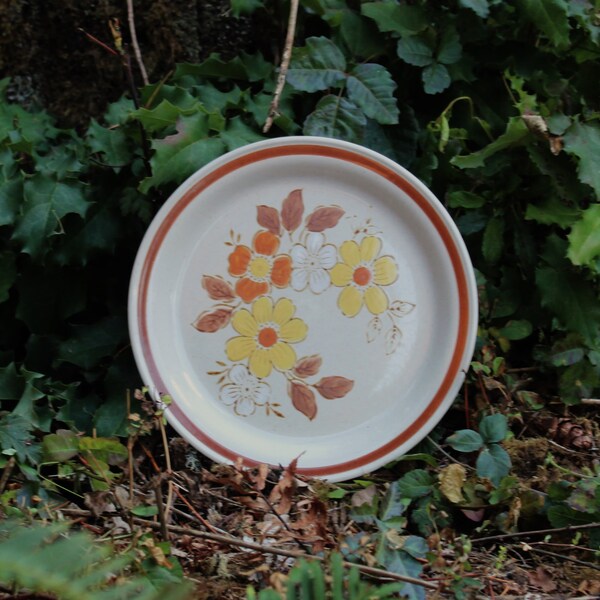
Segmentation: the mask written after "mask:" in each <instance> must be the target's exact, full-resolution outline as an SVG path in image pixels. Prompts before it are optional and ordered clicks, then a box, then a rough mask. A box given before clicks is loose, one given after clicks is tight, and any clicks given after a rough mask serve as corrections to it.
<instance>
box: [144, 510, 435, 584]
mask: <svg viewBox="0 0 600 600" xmlns="http://www.w3.org/2000/svg"><path fill="white" fill-rule="evenodd" d="M134 521H135V522H136V523H138V524H139V525H145V526H146V527H150V528H152V529H158V528H159V527H160V525H159V524H158V523H154V522H153V521H147V520H146V519H140V518H137V517H135V518H134ZM168 529H169V531H172V532H173V533H182V534H187V535H192V536H194V537H199V538H204V539H207V540H211V541H213V542H220V543H223V544H227V545H229V546H236V547H239V548H248V549H249V550H256V551H257V552H262V553H266V554H276V555H278V556H287V557H289V558H307V559H311V560H317V561H319V562H324V561H325V559H324V558H323V557H321V556H313V555H309V554H306V553H305V552H302V551H300V550H285V549H283V548H273V547H271V546H263V545H262V544H257V543H255V542H246V541H244V540H240V539H237V538H235V537H233V536H229V535H220V534H218V533H209V532H207V531H198V530H197V529H188V528H187V527H179V526H177V525H169V526H168ZM343 564H344V566H346V567H350V568H351V567H356V568H357V569H358V570H359V571H361V572H362V573H365V574H367V575H372V576H374V577H378V578H379V579H393V580H395V581H404V582H406V583H412V584H413V585H419V586H421V587H424V588H427V589H430V590H437V589H438V587H437V585H435V584H434V583H431V582H429V581H423V580H421V579H417V578H416V577H409V576H408V575H399V574H398V573H392V572H391V571H385V570H384V569H376V568H375V567H367V566H366V565H359V564H355V563H350V562H347V561H344V563H343Z"/></svg>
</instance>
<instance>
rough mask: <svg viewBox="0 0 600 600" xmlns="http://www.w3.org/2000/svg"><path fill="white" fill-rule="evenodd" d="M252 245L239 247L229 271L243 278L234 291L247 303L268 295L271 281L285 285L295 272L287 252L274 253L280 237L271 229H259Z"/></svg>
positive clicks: (236, 248)
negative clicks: (276, 254)
mask: <svg viewBox="0 0 600 600" xmlns="http://www.w3.org/2000/svg"><path fill="white" fill-rule="evenodd" d="M252 248H253V249H252V250H251V249H250V248H248V246H236V247H235V249H234V250H233V252H232V253H231V254H230V255H229V274H230V275H232V276H233V277H240V278H241V279H240V280H239V281H238V282H237V283H236V285H235V292H236V294H237V295H238V296H239V297H240V298H241V299H242V300H243V301H244V302H252V301H253V300H255V299H256V298H258V297H259V296H264V295H265V294H268V293H269V291H270V289H271V284H272V285H274V286H275V287H278V288H284V287H286V286H287V284H288V283H289V281H290V276H291V273H292V259H291V258H290V257H289V256H288V255H287V254H279V255H278V256H275V253H276V252H277V250H278V249H279V238H278V237H277V236H276V235H274V234H273V233H271V232H270V231H259V232H258V233H257V234H256V235H255V236H254V239H253V240H252Z"/></svg>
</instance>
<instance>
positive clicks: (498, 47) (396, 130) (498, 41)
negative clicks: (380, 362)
mask: <svg viewBox="0 0 600 600" xmlns="http://www.w3.org/2000/svg"><path fill="white" fill-rule="evenodd" d="M232 7H233V11H234V14H240V15H241V14H248V13H253V14H254V15H255V16H257V15H258V16H259V17H260V19H262V20H263V21H264V22H269V21H271V22H272V23H273V24H275V23H276V21H277V20H278V19H279V20H280V14H281V12H282V6H281V5H280V3H278V2H277V3H276V2H268V1H265V2H260V1H257V0H235V1H234V2H232ZM599 14H600V13H599V7H598V4H597V3H596V4H594V3H592V2H588V1H587V0H578V1H573V2H567V1H566V0H545V1H542V0H519V1H517V2H511V3H508V2H501V1H498V0H459V1H456V2H455V1H444V2H435V3H434V2H425V1H420V0H418V1H414V2H410V3H397V2H395V1H392V0H384V1H379V2H355V1H351V0H348V1H345V0H303V1H302V2H301V8H300V14H299V23H298V29H297V39H296V45H297V48H296V49H295V51H294V55H293V60H292V65H291V68H290V71H289V73H288V84H287V86H286V88H285V91H284V93H283V96H282V99H281V102H280V106H279V109H280V114H279V116H278V117H277V118H276V120H275V125H274V127H273V128H272V129H271V131H270V132H269V133H268V134H266V135H268V136H283V135H290V134H315V135H325V136H332V137H337V138H342V139H346V140H349V141H352V142H356V143H360V144H363V145H365V146H368V147H370V148H372V149H374V150H377V151H379V152H381V153H383V154H385V155H386V156H389V157H391V158H392V159H394V160H396V161H398V162H399V163H400V164H402V165H403V166H405V167H406V168H408V169H409V170H411V171H412V172H413V173H415V174H416V175H417V176H418V177H420V178H421V179H422V180H423V181H424V182H425V183H426V184H427V185H428V186H430V187H431V189H432V190H433V191H434V192H435V193H436V195H437V196H438V197H439V198H440V199H441V200H442V201H443V202H444V203H445V204H446V206H447V207H448V210H449V211H450V213H451V215H452V217H453V218H454V219H455V221H456V223H457V225H458V227H459V229H460V230H461V232H462V234H463V236H464V238H465V240H466V242H467V244H468V247H469V250H470V252H471V255H472V258H473V262H474V264H475V267H476V269H477V277H478V283H479V286H480V301H481V315H480V317H481V319H480V325H481V327H480V340H479V349H481V348H482V347H483V346H490V345H492V346H495V348H496V352H497V353H499V354H503V355H504V356H505V357H506V359H507V361H508V363H510V364H511V365H513V366H531V365H533V364H535V365H536V366H538V367H539V368H540V369H541V370H542V373H543V375H544V380H545V381H544V388H543V389H544V391H545V393H547V394H555V395H559V396H560V397H561V398H562V399H563V401H564V402H566V403H576V402H578V401H579V399H580V398H582V397H586V396H591V395H592V394H594V393H597V391H598V389H599V387H600V337H599V336H600V302H599V301H598V300H599V275H600V233H599V232H600V204H599V202H598V197H599V194H600V124H599V121H598V119H599V116H600V113H599V109H600V106H599V96H598V87H597V82H598V81H600V62H599V60H598V59H599V58H600V16H599ZM115 60H119V59H115ZM276 77H277V65H276V64H275V63H274V59H273V57H265V56H263V55H262V54H259V53H256V54H245V53H241V54H240V55H239V56H238V57H237V58H234V59H232V60H228V61H223V60H221V59H220V58H219V57H218V56H216V55H213V56H211V57H210V58H209V59H207V60H206V61H204V62H203V63H200V64H180V65H178V66H177V67H176V68H175V70H174V72H173V73H172V74H171V75H170V76H168V77H167V78H166V80H164V81H162V82H160V83H155V84H152V85H150V86H147V87H146V88H145V89H143V90H142V91H141V106H142V108H138V109H136V108H135V106H134V104H133V102H132V100H131V99H129V98H127V97H125V96H124V97H123V98H122V99H121V100H119V101H117V102H115V103H113V104H111V105H110V106H109V107H108V109H107V111H106V114H105V115H104V117H103V118H102V119H99V120H91V122H90V123H89V126H88V127H87V129H86V130H85V131H83V132H75V131H73V130H67V129H60V128H58V127H57V126H56V124H55V122H54V120H53V118H52V117H51V116H49V115H48V114H47V113H46V112H44V111H43V110H31V111H26V110H24V109H23V108H22V107H20V106H19V105H17V104H11V103H9V102H8V101H7V100H3V101H2V102H1V103H0V240H1V246H0V332H1V333H0V402H1V410H2V412H1V413H0V448H1V450H2V451H3V452H4V455H5V456H7V455H10V454H16V457H17V459H18V461H19V463H20V464H21V466H22V467H23V468H24V469H25V471H26V472H27V468H28V465H29V466H35V465H36V464H37V463H38V461H39V460H40V457H39V450H38V446H36V445H35V444H33V445H32V444H31V443H30V442H31V441H32V440H34V439H38V438H39V437H40V436H41V435H43V434H45V433H49V432H51V431H52V430H54V429H56V428H57V427H63V428H64V427H69V428H73V429H75V430H76V431H80V432H85V433H87V434H91V433H92V431H93V430H94V429H95V430H96V433H97V434H98V435H99V436H105V437H106V436H112V435H115V434H117V435H118V434H124V433H125V429H124V427H125V410H126V409H125V406H126V404H125V393H126V389H127V388H131V387H134V386H138V385H141V384H142V383H143V382H140V381H138V375H137V373H136V371H135V366H134V365H133V361H132V356H131V352H130V347H129V340H128V332H127V326H126V322H127V314H126V299H127V286H128V280H129V275H130V272H131V268H132V265H133V260H134V257H135V252H136V250H137V247H138V245H139V243H140V241H141V238H142V236H143V233H144V231H145V229H146V227H147V225H148V223H149V222H150V220H151V218H152V215H153V214H154V213H155V212H156V210H157V209H158V208H159V207H160V206H161V204H162V203H163V202H164V200H165V199H166V198H167V197H168V195H169V193H170V192H171V191H172V190H173V189H174V188H175V186H176V185H177V184H179V183H180V182H182V181H183V180H184V179H185V178H186V177H187V176H189V175H190V174H192V173H193V172H194V171H196V170H197V169H198V168H199V167H201V166H202V165H204V164H206V163H207V162H209V161H210V160H212V159H213V158H215V157H217V156H219V155H221V154H223V153H225V152H227V151H229V150H232V149H235V148H237V147H239V146H242V145H244V144H247V143H249V142H253V141H256V140H260V139H263V137H265V134H263V133H262V126H263V124H264V122H265V119H266V116H267V112H268V108H269V105H270V102H271V99H272V93H273V90H274V88H275V81H276ZM8 86H9V81H8V80H4V81H3V82H2V83H1V85H0V92H1V93H2V95H3V96H5V95H6V90H7V88H8ZM140 126H141V127H140ZM176 133H177V135H178V137H177V139H176V142H175V143H173V140H172V139H171V140H167V141H165V138H168V136H171V135H173V134H176ZM144 137H145V138H146V139H147V143H148V145H149V154H148V156H145V155H144V142H143V138H144ZM0 466H1V465H0ZM34 473H35V471H34V470H31V469H30V471H29V474H30V476H31V477H32V478H34V477H35V475H34Z"/></svg>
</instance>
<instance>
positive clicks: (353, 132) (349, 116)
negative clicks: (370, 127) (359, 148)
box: [303, 94, 367, 142]
mask: <svg viewBox="0 0 600 600" xmlns="http://www.w3.org/2000/svg"><path fill="white" fill-rule="evenodd" d="M366 124H367V119H366V117H365V115H364V114H363V112H362V111H361V110H360V109H359V108H358V106H356V104H354V103H353V102H350V101H349V100H346V98H340V97H339V96H334V95H331V94H330V95H328V96H324V97H323V98H321V99H320V100H319V102H318V104H317V106H316V108H315V111H314V112H313V113H312V114H310V115H309V116H308V117H307V119H306V121H305V122H304V128H303V132H304V135H321V136H324V137H331V138H338V139H341V140H346V141H349V142H358V141H359V140H360V139H361V138H362V135H363V132H364V129H365V127H366Z"/></svg>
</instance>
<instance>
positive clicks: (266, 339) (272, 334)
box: [258, 327, 277, 348]
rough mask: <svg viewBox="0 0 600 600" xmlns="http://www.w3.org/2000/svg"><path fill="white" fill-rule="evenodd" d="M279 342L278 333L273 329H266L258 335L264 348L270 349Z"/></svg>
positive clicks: (259, 341)
mask: <svg viewBox="0 0 600 600" xmlns="http://www.w3.org/2000/svg"><path fill="white" fill-rule="evenodd" d="M275 342H277V332H276V331H275V330H274V329H273V328H272V327H265V328H263V329H261V330H260V331H259V333H258V343H259V344H260V345H261V346H262V347H263V348H270V347H271V346H272V345H273V344H275Z"/></svg>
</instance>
